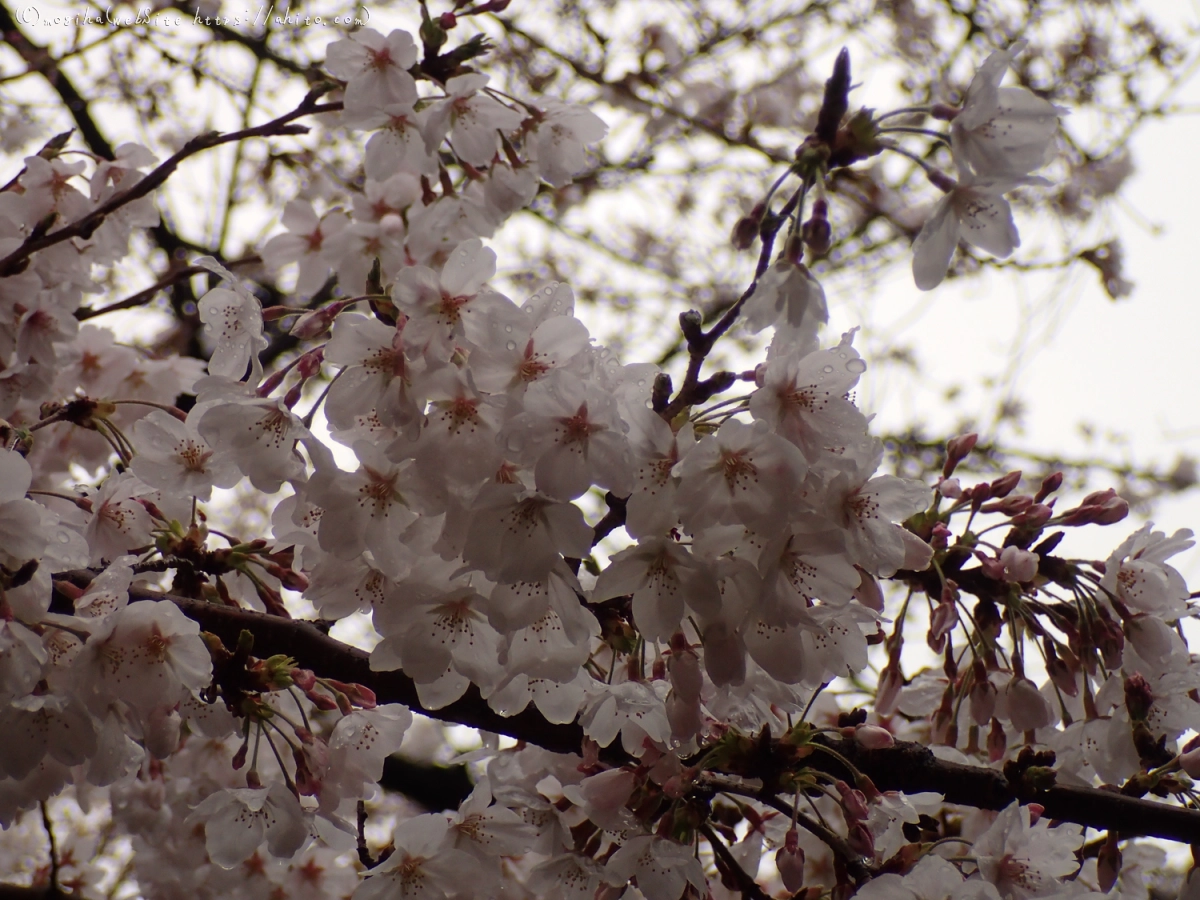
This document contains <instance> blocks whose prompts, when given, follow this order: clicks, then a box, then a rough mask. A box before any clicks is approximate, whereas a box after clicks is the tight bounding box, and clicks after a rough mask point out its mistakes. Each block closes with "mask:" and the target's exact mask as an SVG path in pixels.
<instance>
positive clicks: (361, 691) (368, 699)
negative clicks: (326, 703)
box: [325, 678, 376, 709]
mask: <svg viewBox="0 0 1200 900" xmlns="http://www.w3.org/2000/svg"><path fill="white" fill-rule="evenodd" d="M325 683H326V684H327V685H328V686H329V687H331V688H333V690H334V691H336V692H337V693H338V694H341V695H343V696H345V698H346V699H347V700H348V701H350V702H351V703H353V704H354V705H355V706H361V707H362V708H363V709H374V708H375V703H376V700H375V692H374V691H373V690H371V689H370V688H369V687H364V686H363V685H361V684H356V683H354V682H346V681H337V680H335V679H333V678H326V679H325ZM338 705H339V706H340V705H341V701H340V700H339V702H338Z"/></svg>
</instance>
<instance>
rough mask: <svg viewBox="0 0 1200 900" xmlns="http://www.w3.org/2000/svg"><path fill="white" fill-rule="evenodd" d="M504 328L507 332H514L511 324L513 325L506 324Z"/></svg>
mask: <svg viewBox="0 0 1200 900" xmlns="http://www.w3.org/2000/svg"><path fill="white" fill-rule="evenodd" d="M504 330H505V332H507V333H508V334H512V326H511V325H505V326H504Z"/></svg>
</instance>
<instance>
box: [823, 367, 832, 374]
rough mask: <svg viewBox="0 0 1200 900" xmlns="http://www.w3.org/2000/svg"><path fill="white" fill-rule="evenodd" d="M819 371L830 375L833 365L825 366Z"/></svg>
mask: <svg viewBox="0 0 1200 900" xmlns="http://www.w3.org/2000/svg"><path fill="white" fill-rule="evenodd" d="M821 371H822V372H824V373H825V374H826V375H830V374H832V373H833V366H826V367H825V368H823V369H822V370H821Z"/></svg>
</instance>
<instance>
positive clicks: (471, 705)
mask: <svg viewBox="0 0 1200 900" xmlns="http://www.w3.org/2000/svg"><path fill="white" fill-rule="evenodd" d="M93 577H94V575H93V573H92V572H90V571H88V570H86V569H85V570H76V571H74V572H67V573H63V574H61V575H56V576H55V578H56V579H65V580H67V581H70V582H72V583H74V584H76V585H80V586H83V585H86V584H87V583H89V582H90V581H91V579H92V578H93ZM129 593H130V600H131V601H136V600H171V601H172V602H174V603H175V604H176V605H177V606H178V607H179V608H180V609H181V610H182V611H183V613H184V614H185V615H187V616H188V617H189V618H191V619H193V620H195V621H196V622H198V623H199V624H200V627H201V628H203V629H204V630H206V631H210V632H212V633H213V634H216V635H217V636H218V637H220V638H221V640H222V641H224V642H225V643H226V645H228V646H233V645H234V644H236V642H237V639H238V635H239V634H240V633H241V632H242V630H243V629H244V630H246V631H249V632H250V633H251V634H253V635H254V650H253V653H254V655H255V656H258V657H267V656H272V655H274V654H277V653H283V654H287V655H288V656H290V657H292V658H293V659H295V660H296V662H297V663H298V664H299V665H300V666H303V667H304V668H308V669H312V670H313V671H315V672H317V673H318V674H320V675H323V676H325V677H329V678H336V679H338V680H339V681H346V682H354V683H358V684H362V685H364V686H366V687H369V688H370V689H371V690H373V691H374V692H375V695H376V697H377V698H378V700H379V702H381V703H403V704H404V705H405V706H408V707H410V708H411V709H413V710H415V711H417V712H420V713H422V714H424V715H427V716H430V717H432V718H435V719H440V720H442V721H446V722H455V723H457V724H460V725H468V726H471V727H473V728H480V729H482V730H484V731H490V732H494V733H497V734H504V735H508V736H509V737H512V738H515V739H517V740H520V741H526V742H528V743H530V744H537V745H538V746H540V747H544V748H545V749H547V750H551V751H553V752H556V753H576V754H578V753H580V749H581V747H582V744H583V737H584V734H583V729H582V728H581V727H580V726H579V725H578V724H576V723H574V722H572V723H569V724H566V725H559V724H555V723H553V722H548V721H547V720H546V719H545V718H543V717H542V715H541V714H540V713H539V712H537V710H536V709H535V708H533V707H529V708H527V709H525V710H524V711H523V712H521V713H518V714H517V715H515V716H509V717H505V716H501V715H499V714H498V713H496V712H494V711H493V710H492V709H491V707H489V706H488V704H487V701H486V700H484V699H483V697H481V696H480V694H479V690H478V688H476V687H475V686H474V685H472V686H470V687H469V688H468V689H467V692H466V693H465V694H464V695H463V696H462V697H461V698H460V699H458V700H457V701H455V702H454V703H452V704H450V705H449V706H445V707H443V708H441V709H426V708H425V707H423V706H422V705H421V702H420V698H419V696H418V695H417V687H416V684H415V683H414V682H413V680H412V679H411V678H409V677H408V676H407V675H405V674H404V673H403V672H375V671H372V670H371V666H370V657H369V654H367V653H366V652H365V651H362V650H359V649H357V648H355V647H351V646H349V645H347V644H343V643H342V642H341V641H338V640H335V639H334V638H331V637H329V636H328V635H327V634H324V633H322V632H321V631H320V630H318V629H317V628H316V627H315V626H314V625H313V624H312V623H310V622H304V621H300V620H296V619H283V618H280V617H278V616H270V615H267V614H265V613H259V612H254V611H253V610H246V609H240V608H235V607H230V606H221V605H218V604H215V603H207V602H204V601H200V600H191V599H188V598H186V597H177V596H174V595H170V594H163V593H159V592H156V591H150V590H147V589H145V588H138V587H133V588H131V589H130V592H129ZM817 740H821V741H824V742H825V743H826V744H827V745H828V746H829V747H830V748H832V749H833V750H835V751H837V753H838V754H839V755H840V756H842V757H844V758H845V759H846V760H848V761H849V762H850V763H851V764H852V765H853V766H855V768H857V769H858V770H859V771H860V772H862V773H863V774H865V775H867V776H869V777H870V778H871V780H872V781H873V782H874V783H875V786H876V787H878V788H879V789H880V790H883V791H903V792H904V793H910V794H914V793H922V792H925V791H934V792H936V793H940V794H943V795H944V796H945V798H946V800H947V802H950V803H958V804H961V805H963V806H972V807H975V808H977V809H993V810H1000V809H1004V808H1005V807H1006V806H1008V805H1009V804H1010V803H1012V802H1013V800H1020V801H1021V802H1022V803H1029V802H1034V801H1036V802H1037V803H1040V804H1041V805H1042V806H1043V807H1044V808H1045V814H1046V815H1047V816H1049V817H1051V818H1053V819H1061V820H1064V821H1067V822H1075V823H1078V824H1080V825H1086V826H1088V827H1091V828H1098V829H1112V830H1114V831H1118V832H1119V833H1120V834H1121V836H1122V837H1136V836H1143V835H1144V836H1147V837H1157V838H1162V839H1164V840H1168V841H1179V842H1182V843H1188V844H1200V810H1192V809H1186V808H1184V807H1182V806H1175V805H1172V804H1168V803H1158V802H1155V801H1153V800H1144V799H1139V798H1135V797H1128V796H1124V795H1122V794H1119V793H1113V792H1111V791H1107V790H1101V789H1099V788H1090V787H1073V786H1060V787H1053V788H1051V789H1049V790H1046V791H1037V792H1022V793H1018V792H1017V791H1016V789H1015V788H1014V787H1013V786H1012V785H1011V784H1010V783H1009V782H1008V781H1007V780H1006V779H1005V777H1004V775H1003V774H1002V773H1000V772H999V771H997V770H995V769H987V768H983V767H981V766H966V765H962V764H959V763H954V762H947V761H945V760H940V759H938V758H937V757H936V756H934V754H933V751H932V750H930V749H929V748H928V747H926V746H924V745H923V744H918V743H914V742H912V741H897V742H896V744H895V746H893V747H889V748H887V749H884V750H867V749H864V748H863V747H862V746H861V745H859V744H858V743H857V742H855V741H853V740H844V739H839V738H831V737H828V736H821V737H818V738H817ZM601 757H602V758H603V759H604V760H605V761H606V762H609V763H611V764H614V765H620V764H623V763H629V762H633V761H634V760H633V758H632V757H629V756H628V755H626V754H625V753H624V751H623V750H622V749H621V746H620V742H614V743H613V744H612V745H610V746H609V747H608V748H606V749H605V750H603V751H602V753H601ZM805 763H806V764H807V765H808V766H809V767H810V768H813V769H817V770H819V771H822V772H825V773H827V774H829V775H833V776H834V777H836V778H841V779H843V780H846V781H849V782H851V783H852V782H853V773H851V772H850V771H848V770H847V769H846V768H845V766H844V765H842V763H841V762H840V761H838V760H837V759H835V758H834V757H833V756H832V755H831V754H825V753H817V754H813V755H812V756H810V757H809V758H808V759H806V760H805ZM735 774H739V775H742V776H747V773H735Z"/></svg>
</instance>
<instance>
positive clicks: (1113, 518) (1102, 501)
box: [1062, 488, 1129, 525]
mask: <svg viewBox="0 0 1200 900" xmlns="http://www.w3.org/2000/svg"><path fill="white" fill-rule="evenodd" d="M1127 515H1129V501H1127V500H1124V499H1122V498H1121V497H1119V496H1117V492H1116V491H1114V490H1113V489H1112V488H1108V489H1107V490H1103V491H1095V492H1093V493H1091V494H1088V495H1087V496H1086V497H1084V498H1083V502H1082V503H1080V504H1079V506H1077V507H1075V508H1074V509H1069V510H1067V511H1066V512H1065V513H1063V517H1062V524H1063V525H1112V524H1113V523H1115V522H1120V521H1121V520H1122V519H1124V518H1125V517H1126V516H1127Z"/></svg>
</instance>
